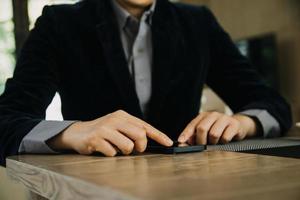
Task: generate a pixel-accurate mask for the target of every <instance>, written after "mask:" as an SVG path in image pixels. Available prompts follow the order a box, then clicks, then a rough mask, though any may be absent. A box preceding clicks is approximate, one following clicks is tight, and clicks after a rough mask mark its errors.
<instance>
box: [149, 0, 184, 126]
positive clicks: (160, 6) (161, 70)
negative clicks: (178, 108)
mask: <svg viewBox="0 0 300 200" xmlns="http://www.w3.org/2000/svg"><path fill="white" fill-rule="evenodd" d="M170 6H171V5H169V2H168V1H166V0H158V1H157V7H156V10H155V12H154V15H153V24H152V44H153V70H152V97H151V101H150V109H149V114H148V116H149V119H154V118H155V119H154V120H155V121H157V120H159V118H160V116H161V111H162V108H163V106H164V104H165V98H166V95H167V93H168V91H169V90H170V87H171V86H172V83H173V81H174V80H173V77H172V74H173V72H174V70H175V59H176V55H177V49H178V48H180V47H179V45H178V44H179V39H180V33H179V28H178V24H177V22H176V19H174V14H173V13H172V10H171V7H170Z"/></svg>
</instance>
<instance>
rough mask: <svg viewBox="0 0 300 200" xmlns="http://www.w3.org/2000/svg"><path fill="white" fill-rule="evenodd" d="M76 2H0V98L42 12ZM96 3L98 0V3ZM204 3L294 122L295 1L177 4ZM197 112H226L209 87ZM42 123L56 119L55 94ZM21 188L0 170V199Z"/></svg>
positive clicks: (299, 4)
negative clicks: (283, 102) (281, 98)
mask: <svg viewBox="0 0 300 200" xmlns="http://www.w3.org/2000/svg"><path fill="white" fill-rule="evenodd" d="M77 1H78V0H0V94H1V93H2V92H3V90H4V86H5V82H6V80H7V78H10V77H12V74H13V70H14V66H15V62H16V58H17V55H18V52H19V50H20V48H21V47H22V44H23V42H24V40H26V37H27V35H28V33H29V31H30V29H32V28H33V26H34V23H35V21H36V19H37V17H38V16H39V15H40V14H41V12H42V8H43V7H44V6H45V5H49V4H62V3H75V2H77ZM99 1H101V0H99ZM177 2H186V3H190V4H197V5H206V6H208V7H209V8H210V9H211V10H212V11H213V12H214V14H215V15H216V17H217V18H218V20H219V22H220V23H221V25H222V26H223V27H224V29H225V30H226V31H228V33H229V34H230V35H231V36H232V38H233V40H234V41H235V43H236V45H237V47H238V48H239V49H240V51H241V52H242V53H243V54H244V55H245V56H247V57H249V59H250V60H251V62H252V63H253V64H254V65H255V66H256V67H257V70H258V71H259V72H260V73H261V75H262V76H263V77H264V78H265V80H266V83H267V84H268V85H269V86H271V87H273V88H274V89H276V90H277V91H279V92H280V93H281V94H282V95H283V96H284V97H285V98H286V99H287V100H288V101H289V102H290V103H291V105H292V109H293V116H294V121H295V122H297V121H300V90H299V88H300V78H298V75H300V1H299V0H251V1H248V0H222V1H220V0H177ZM201 101H202V103H203V107H202V110H216V111H220V112H226V113H230V109H229V108H228V107H227V106H226V105H225V104H224V103H223V102H222V100H220V99H219V98H218V97H217V95H216V94H214V92H213V91H212V90H210V89H209V88H207V87H206V88H205V90H204V95H203V97H202V100H201ZM47 119H53V120H62V116H61V114H60V98H59V95H56V96H55V98H54V99H53V102H52V104H51V105H50V106H49V108H48V109H47ZM25 197H26V192H25V191H24V189H23V187H22V186H20V185H17V184H14V183H13V182H11V181H9V180H8V179H7V177H6V175H5V170H4V168H0V199H24V198H25Z"/></svg>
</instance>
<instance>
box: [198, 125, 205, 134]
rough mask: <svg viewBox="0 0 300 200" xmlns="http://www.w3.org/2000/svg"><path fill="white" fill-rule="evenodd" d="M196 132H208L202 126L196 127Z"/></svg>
mask: <svg viewBox="0 0 300 200" xmlns="http://www.w3.org/2000/svg"><path fill="white" fill-rule="evenodd" d="M196 130H197V133H202V132H207V131H208V129H207V128H206V127H205V126H202V125H198V126H197V128H196Z"/></svg>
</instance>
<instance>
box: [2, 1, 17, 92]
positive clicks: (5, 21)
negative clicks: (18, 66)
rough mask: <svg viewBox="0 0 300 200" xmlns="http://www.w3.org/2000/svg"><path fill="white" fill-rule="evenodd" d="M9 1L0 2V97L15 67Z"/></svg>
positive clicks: (10, 2) (11, 16)
mask: <svg viewBox="0 0 300 200" xmlns="http://www.w3.org/2000/svg"><path fill="white" fill-rule="evenodd" d="M12 10H13V9H12V1H11V0H1V1H0V95H1V94H2V92H3V90H4V84H5V82H6V80H7V79H8V78H10V77H11V76H12V74H13V69H14V65H15V57H14V56H15V55H14V54H15V39H14V32H13V31H14V25H13V20H12V19H13V11H12Z"/></svg>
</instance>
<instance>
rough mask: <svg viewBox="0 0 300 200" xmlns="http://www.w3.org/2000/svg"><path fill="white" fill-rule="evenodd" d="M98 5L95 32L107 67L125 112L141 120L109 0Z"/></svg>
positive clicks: (103, 0)
mask: <svg viewBox="0 0 300 200" xmlns="http://www.w3.org/2000/svg"><path fill="white" fill-rule="evenodd" d="M98 4H99V7H98V9H97V10H98V12H99V15H98V18H99V23H98V24H97V26H96V32H97V37H98V40H99V41H100V43H101V46H102V49H103V52H104V57H105V61H106V64H107V67H108V69H109V71H110V73H111V76H112V78H113V81H114V82H115V84H116V86H117V88H118V90H119V93H120V95H121V98H122V100H123V104H124V105H125V110H126V111H127V112H129V113H130V114H132V115H135V116H137V117H140V118H143V115H142V111H141V108H140V106H139V100H138V97H137V94H136V90H135V87H134V83H133V80H132V78H131V75H130V72H129V69H128V65H127V61H126V58H125V54H124V51H123V47H122V43H121V39H120V36H119V30H118V27H117V22H116V19H115V16H114V14H113V10H112V8H111V5H110V2H109V0H99V3H98ZM116 98H117V97H116Z"/></svg>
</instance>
